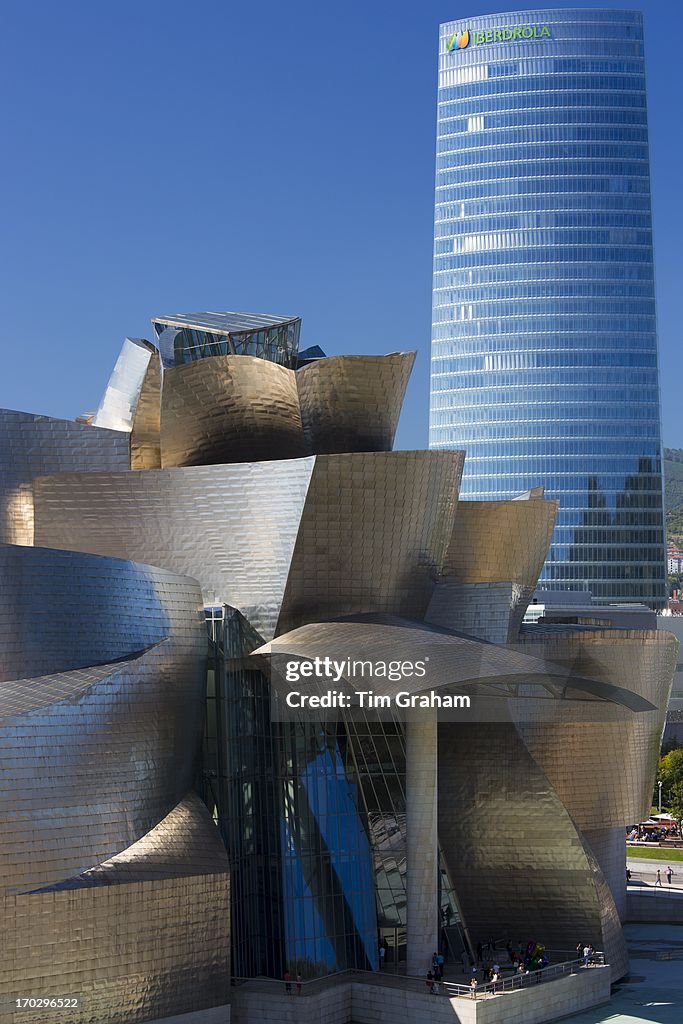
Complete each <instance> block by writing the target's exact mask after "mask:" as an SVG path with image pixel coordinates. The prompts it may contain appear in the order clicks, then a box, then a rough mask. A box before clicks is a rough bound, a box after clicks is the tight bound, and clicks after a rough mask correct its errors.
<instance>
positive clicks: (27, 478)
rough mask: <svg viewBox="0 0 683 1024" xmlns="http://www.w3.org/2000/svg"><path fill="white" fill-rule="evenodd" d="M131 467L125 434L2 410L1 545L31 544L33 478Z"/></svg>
mask: <svg viewBox="0 0 683 1024" xmlns="http://www.w3.org/2000/svg"><path fill="white" fill-rule="evenodd" d="M129 465H130V455H129V436H128V434H126V433H123V432H121V431H115V430H103V429H101V428H99V427H91V426H88V425H87V424H84V423H71V422H69V421H68V420H54V419H51V418H50V417H49V416H34V415H33V414H32V413H29V412H14V411H13V410H10V409H0V543H2V544H33V480H34V478H35V477H37V476H41V475H42V474H47V473H67V472H72V473H78V472H80V473H85V472H90V471H91V470H100V471H103V472H111V473H115V472H117V471H118V470H125V469H128V467H129Z"/></svg>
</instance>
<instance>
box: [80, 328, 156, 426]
mask: <svg viewBox="0 0 683 1024" xmlns="http://www.w3.org/2000/svg"><path fill="white" fill-rule="evenodd" d="M154 354H156V357H157V360H158V358H159V355H158V353H157V351H156V349H155V348H154V346H153V345H152V344H150V342H149V341H145V340H144V338H126V339H125V340H124V342H123V345H122V346H121V351H120V353H119V357H118V359H117V360H116V364H115V366H114V369H113V370H112V374H111V377H110V378H109V383H108V384H107V387H106V390H105V392H104V395H103V396H102V401H101V402H100V405H99V408H98V410H97V412H96V414H95V416H94V417H93V421H92V425H93V426H94V427H108V428H109V429H110V430H125V431H130V430H131V429H132V427H133V419H134V418H135V410H136V408H137V405H138V401H139V398H140V392H141V391H142V386H143V382H144V379H145V376H146V373H147V368H148V366H149V362H150V359H151V358H152V357H153V355H154Z"/></svg>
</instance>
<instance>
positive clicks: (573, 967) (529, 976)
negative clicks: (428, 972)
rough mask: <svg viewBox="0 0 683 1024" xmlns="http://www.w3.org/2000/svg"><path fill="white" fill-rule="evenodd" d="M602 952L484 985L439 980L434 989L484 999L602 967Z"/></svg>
mask: <svg viewBox="0 0 683 1024" xmlns="http://www.w3.org/2000/svg"><path fill="white" fill-rule="evenodd" d="M604 966H605V956H604V953H595V952H594V953H593V954H592V955H591V957H590V958H588V962H586V961H585V959H584V958H583V957H582V958H581V959H580V960H569V961H565V963H561V964H549V965H548V966H547V967H541V968H540V969H539V970H537V971H524V973H523V974H520V973H519V972H517V973H515V974H512V975H508V977H506V978H505V977H500V978H499V979H498V981H490V982H488V983H487V984H485V985H479V984H477V987H476V988H474V987H473V986H472V985H459V984H455V983H453V982H451V981H441V982H439V984H438V987H437V989H436V991H437V994H439V993H440V992H441V991H444V993H445V995H447V996H449V997H450V998H455V997H460V998H466V997H468V998H470V999H486V998H488V996H494V995H499V994H502V993H504V992H514V991H515V990H517V989H520V988H528V987H529V986H530V985H538V984H541V983H544V982H547V981H555V980H556V979H557V978H561V977H563V976H565V975H567V974H576V973H577V971H579V970H587V969H590V968H591V967H604Z"/></svg>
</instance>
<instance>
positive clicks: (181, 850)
mask: <svg viewBox="0 0 683 1024" xmlns="http://www.w3.org/2000/svg"><path fill="white" fill-rule="evenodd" d="M227 872H228V855H227V853H226V850H225V846H224V845H223V841H222V839H221V837H220V834H219V832H218V829H217V828H216V826H215V824H214V822H213V818H212V817H211V815H210V814H209V811H208V810H207V807H206V805H205V804H204V803H203V802H202V801H201V800H200V799H199V797H198V796H197V795H196V793H189V794H188V795H187V796H186V797H184V798H183V799H182V800H181V801H180V803H179V804H177V806H176V807H174V808H173V810H172V811H170V813H169V814H167V815H166V817H165V818H163V819H162V820H161V821H160V822H159V824H158V825H155V826H154V828H153V829H151V831H149V832H148V833H147V834H146V835H144V836H143V837H142V839H138V841H137V842H136V843H133V844H132V846H129V847H128V848H127V849H126V850H123V851H122V852H121V853H117V854H116V855H115V856H114V857H110V859H109V860H106V861H103V862H102V864H98V865H97V866H96V867H94V868H90V870H89V871H84V872H82V873H81V874H80V875H78V876H76V877H75V878H68V879H66V880H65V881H62V882H58V883H57V884H56V885H54V886H51V887H50V888H52V889H85V888H88V887H89V886H95V885H121V884H122V883H124V882H142V881H151V880H152V879H154V878H180V877H182V876H189V875H211V874H226V873H227Z"/></svg>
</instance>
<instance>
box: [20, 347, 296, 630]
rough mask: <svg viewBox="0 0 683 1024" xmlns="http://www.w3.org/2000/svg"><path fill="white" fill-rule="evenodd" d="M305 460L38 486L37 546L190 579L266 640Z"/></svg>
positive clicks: (285, 568)
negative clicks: (116, 559) (121, 560)
mask: <svg viewBox="0 0 683 1024" xmlns="http://www.w3.org/2000/svg"><path fill="white" fill-rule="evenodd" d="M204 362H206V363H208V362H211V360H209V359H207V360H204ZM196 365H199V364H196ZM314 462H315V460H314V459H296V460H292V461H282V462H260V463H251V464H249V465H239V464H238V465H231V466H202V467H193V468H188V469H172V470H157V471H153V470H152V471H149V472H145V473H117V474H114V473H112V474H106V475H98V474H94V475H92V478H91V475H90V474H89V473H88V474H82V475H69V474H63V475H60V476H54V477H49V478H44V479H42V480H40V481H38V482H37V485H36V495H37V497H36V515H37V522H36V539H37V540H38V542H39V543H41V544H47V545H50V546H53V547H58V548H64V549H67V550H71V551H91V552H93V553H94V554H102V555H113V556H115V557H119V558H133V559H135V560H136V561H140V562H147V563H150V564H152V565H161V566H163V567H164V568H166V569H171V570H173V571H174V572H179V573H182V574H183V575H188V576H193V577H195V578H196V579H198V580H199V583H200V585H201V587H202V591H203V595H204V603H205V604H229V605H231V606H232V607H234V608H238V609H239V610H240V611H241V612H242V613H243V614H244V615H245V616H246V617H247V618H248V619H249V621H250V622H251V624H252V625H253V627H254V628H255V629H257V630H258V631H259V633H260V634H261V636H263V637H264V638H265V639H269V638H270V637H271V636H272V635H273V631H274V628H275V623H276V621H277V617H278V614H279V611H280V604H281V602H282V595H283V593H284V589H285V583H286V580H287V573H288V572H289V567H290V563H291V560H292V552H293V550H294V546H295V541H296V537H297V531H298V529H299V520H300V518H301V512H302V509H303V507H304V501H305V499H306V492H307V489H308V485H309V481H310V478H311V473H312V470H313V464H314Z"/></svg>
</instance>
